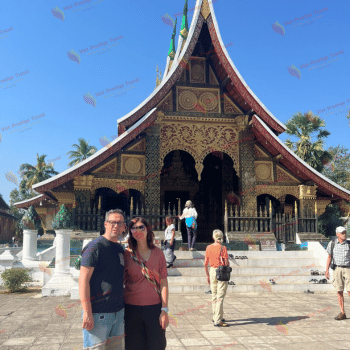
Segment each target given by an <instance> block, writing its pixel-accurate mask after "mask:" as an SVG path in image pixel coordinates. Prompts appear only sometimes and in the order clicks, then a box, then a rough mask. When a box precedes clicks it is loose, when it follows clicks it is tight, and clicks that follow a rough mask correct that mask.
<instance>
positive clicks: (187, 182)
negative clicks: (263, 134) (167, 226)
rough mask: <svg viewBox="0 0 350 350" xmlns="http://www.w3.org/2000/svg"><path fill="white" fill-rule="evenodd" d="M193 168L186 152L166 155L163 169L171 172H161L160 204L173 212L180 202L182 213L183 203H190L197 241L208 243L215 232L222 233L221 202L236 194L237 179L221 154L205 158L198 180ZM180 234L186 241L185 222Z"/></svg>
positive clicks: (191, 158)
mask: <svg viewBox="0 0 350 350" xmlns="http://www.w3.org/2000/svg"><path fill="white" fill-rule="evenodd" d="M195 165H196V164H195V160H194V159H193V157H192V156H191V155H190V154H189V153H187V152H185V151H180V150H176V151H172V152H169V153H168V154H167V155H166V157H165V158H164V166H163V169H169V168H171V170H170V171H169V172H166V173H164V174H163V171H162V172H161V191H160V192H161V203H162V205H163V207H164V208H166V209H168V208H171V210H173V209H177V207H178V200H179V199H180V203H181V213H182V210H183V208H184V205H185V202H186V200H188V199H190V200H192V201H193V202H194V205H195V208H196V210H197V212H198V242H211V241H212V239H211V237H212V233H213V230H214V229H220V230H222V231H224V220H223V218H224V200H225V199H226V198H227V196H228V194H229V193H233V192H236V193H237V192H238V176H237V174H236V171H235V169H234V167H233V161H232V159H231V157H229V156H228V155H226V154H225V153H222V152H212V153H210V154H208V155H207V156H206V157H205V159H204V161H203V171H202V174H201V180H200V181H198V174H197V171H196V167H195ZM181 233H182V237H183V241H184V242H187V232H186V227H185V223H184V221H182V224H181Z"/></svg>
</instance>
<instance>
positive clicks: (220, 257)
mask: <svg viewBox="0 0 350 350" xmlns="http://www.w3.org/2000/svg"><path fill="white" fill-rule="evenodd" d="M221 252H222V245H221V248H220V254H219V260H220V259H221V264H222V266H224V265H225V264H224V263H223V259H222V256H221Z"/></svg>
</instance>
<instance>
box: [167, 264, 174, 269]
mask: <svg viewBox="0 0 350 350" xmlns="http://www.w3.org/2000/svg"><path fill="white" fill-rule="evenodd" d="M172 266H174V264H168V265H167V267H166V268H167V269H168V268H170V267H172Z"/></svg>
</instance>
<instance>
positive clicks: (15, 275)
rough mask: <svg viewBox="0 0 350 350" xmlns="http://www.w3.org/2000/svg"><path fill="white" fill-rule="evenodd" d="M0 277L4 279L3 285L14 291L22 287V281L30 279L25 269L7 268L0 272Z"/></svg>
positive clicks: (29, 280)
mask: <svg viewBox="0 0 350 350" xmlns="http://www.w3.org/2000/svg"><path fill="white" fill-rule="evenodd" d="M1 278H2V280H3V281H4V285H5V287H6V288H7V289H8V290H9V291H10V292H11V293H13V292H16V291H18V290H20V289H24V288H26V287H22V283H25V282H31V281H32V279H31V277H30V276H29V274H28V271H27V270H25V269H8V270H5V271H4V272H3V273H2V274H1Z"/></svg>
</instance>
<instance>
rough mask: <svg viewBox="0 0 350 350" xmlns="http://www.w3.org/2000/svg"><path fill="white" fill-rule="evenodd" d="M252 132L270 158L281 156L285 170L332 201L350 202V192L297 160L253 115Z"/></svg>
mask: <svg viewBox="0 0 350 350" xmlns="http://www.w3.org/2000/svg"><path fill="white" fill-rule="evenodd" d="M251 124H252V130H253V132H254V135H255V136H256V137H257V139H258V141H259V142H260V143H261V144H262V145H263V147H264V148H265V149H267V150H268V151H269V152H270V153H271V155H272V156H277V155H279V154H280V155H282V157H283V158H281V159H280V163H282V164H283V165H284V166H285V167H286V168H288V169H289V170H290V171H291V172H292V173H294V174H295V175H297V176H298V177H299V178H301V179H303V180H305V181H308V180H312V181H314V182H315V184H316V185H317V187H318V189H319V190H322V192H325V193H327V194H328V195H329V196H332V197H333V198H331V199H332V200H335V199H337V198H336V197H334V196H337V197H338V199H345V200H348V201H350V191H348V190H346V189H345V188H343V187H341V186H339V185H338V184H336V183H335V182H333V181H332V180H330V179H328V178H327V177H325V176H323V175H322V174H321V173H319V172H318V171H316V170H315V169H314V168H312V167H311V166H310V165H309V164H307V163H306V162H304V161H303V160H302V159H301V158H299V157H298V156H297V155H296V154H295V153H294V152H293V151H292V150H290V149H289V148H288V147H287V146H286V145H285V144H284V143H283V142H282V141H281V140H280V139H279V138H278V137H277V136H276V135H275V134H274V133H273V132H272V131H271V129H270V128H269V127H268V126H267V125H266V124H265V123H264V122H263V121H262V120H261V119H260V118H259V117H258V116H257V115H254V116H253V119H252V121H251Z"/></svg>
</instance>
